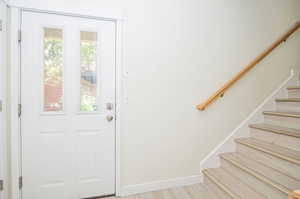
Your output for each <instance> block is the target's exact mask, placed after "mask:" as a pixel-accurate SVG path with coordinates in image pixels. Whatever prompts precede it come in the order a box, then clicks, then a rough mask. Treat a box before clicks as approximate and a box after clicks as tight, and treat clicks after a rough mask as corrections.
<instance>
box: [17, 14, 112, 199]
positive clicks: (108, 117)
mask: <svg viewBox="0 0 300 199" xmlns="http://www.w3.org/2000/svg"><path fill="white" fill-rule="evenodd" d="M21 29H22V43H21V104H22V115H21V137H22V176H23V189H22V196H23V199H81V198H89V197H96V196H103V195H111V194H114V193H115V120H114V117H115V109H114V105H115V23H114V22H111V21H100V20H94V19H86V18H78V17H69V16H60V15H54V14H43V13H33V12H23V13H22V24H21Z"/></svg>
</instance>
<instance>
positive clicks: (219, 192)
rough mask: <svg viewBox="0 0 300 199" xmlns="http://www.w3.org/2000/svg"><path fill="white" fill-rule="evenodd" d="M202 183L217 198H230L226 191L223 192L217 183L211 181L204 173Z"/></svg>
mask: <svg viewBox="0 0 300 199" xmlns="http://www.w3.org/2000/svg"><path fill="white" fill-rule="evenodd" d="M204 184H205V185H206V186H207V188H208V189H209V191H211V192H213V193H214V195H215V196H216V197H217V198H219V199H221V198H222V199H232V198H231V197H230V196H229V195H228V194H227V193H226V192H224V191H223V190H222V189H221V188H220V187H219V186H218V185H216V184H215V183H214V182H213V181H211V180H210V179H209V178H208V177H207V176H206V175H204Z"/></svg>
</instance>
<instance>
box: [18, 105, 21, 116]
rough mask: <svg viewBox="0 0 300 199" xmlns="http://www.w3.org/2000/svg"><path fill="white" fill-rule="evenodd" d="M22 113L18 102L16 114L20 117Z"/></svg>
mask: <svg viewBox="0 0 300 199" xmlns="http://www.w3.org/2000/svg"><path fill="white" fill-rule="evenodd" d="M21 115H22V105H21V104H18V116H19V117H21Z"/></svg>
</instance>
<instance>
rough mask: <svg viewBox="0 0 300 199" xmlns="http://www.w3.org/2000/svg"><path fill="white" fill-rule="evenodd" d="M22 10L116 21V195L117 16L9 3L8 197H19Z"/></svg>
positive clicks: (119, 52)
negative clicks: (11, 4)
mask: <svg viewBox="0 0 300 199" xmlns="http://www.w3.org/2000/svg"><path fill="white" fill-rule="evenodd" d="M22 11H30V12H40V13H48V14H49V13H51V14H57V15H64V16H71V17H81V18H89V19H97V20H109V21H113V22H115V24H116V77H115V78H116V100H115V101H116V132H115V135H116V195H117V196H120V195H121V179H120V176H121V175H120V172H121V171H120V169H121V168H120V160H121V159H120V137H121V136H120V135H121V122H120V119H121V97H122V76H123V75H122V74H123V72H122V71H123V70H122V67H123V66H122V65H123V64H122V49H123V47H122V24H123V21H122V20H120V19H108V18H101V17H94V16H86V15H80V14H71V13H61V12H55V11H43V10H35V9H27V8H18V7H10V38H9V41H10V58H9V61H10V98H11V102H10V113H11V115H10V120H11V123H10V128H11V148H10V150H11V175H12V180H11V192H12V195H11V198H12V199H21V191H20V190H19V177H20V176H22V173H21V166H22V165H21V163H22V161H21V155H22V154H21V137H20V119H19V117H18V104H19V103H20V101H21V100H20V96H21V95H20V92H21V85H20V78H21V74H20V66H21V59H20V56H21V51H20V45H19V42H18V37H19V35H18V32H19V30H20V29H21V21H22V19H21V13H22Z"/></svg>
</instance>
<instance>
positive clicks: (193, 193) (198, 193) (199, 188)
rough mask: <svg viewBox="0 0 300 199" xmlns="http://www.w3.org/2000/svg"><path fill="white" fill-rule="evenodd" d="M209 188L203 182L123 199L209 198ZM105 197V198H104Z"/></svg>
mask: <svg viewBox="0 0 300 199" xmlns="http://www.w3.org/2000/svg"><path fill="white" fill-rule="evenodd" d="M206 194H208V193H207V190H206V189H205V187H204V186H203V185H202V184H196V185H191V186H186V187H178V188H172V189H166V190H162V191H155V192H149V193H144V194H138V195H133V196H127V197H122V198H121V199H209V198H208V197H206V196H207V195H206ZM102 199H103V198H102ZM104 199H120V198H118V197H107V198H104Z"/></svg>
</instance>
